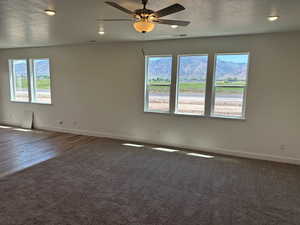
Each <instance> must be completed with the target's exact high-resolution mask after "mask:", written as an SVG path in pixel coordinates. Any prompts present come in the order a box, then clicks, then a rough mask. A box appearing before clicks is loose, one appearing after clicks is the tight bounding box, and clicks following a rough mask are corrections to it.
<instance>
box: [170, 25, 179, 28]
mask: <svg viewBox="0 0 300 225" xmlns="http://www.w3.org/2000/svg"><path fill="white" fill-rule="evenodd" d="M170 27H171V28H173V29H176V28H177V27H178V25H171V26H170Z"/></svg>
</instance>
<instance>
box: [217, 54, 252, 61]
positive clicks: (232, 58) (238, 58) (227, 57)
mask: <svg viewBox="0 0 300 225" xmlns="http://www.w3.org/2000/svg"><path fill="white" fill-rule="evenodd" d="M217 59H218V60H221V61H225V62H234V63H247V62H248V55H218V58H217Z"/></svg>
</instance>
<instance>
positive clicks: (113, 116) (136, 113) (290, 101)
mask: <svg viewBox="0 0 300 225" xmlns="http://www.w3.org/2000/svg"><path fill="white" fill-rule="evenodd" d="M299 40H300V33H299V32H296V33H281V34H268V35H251V36H236V37H221V38H203V39H186V40H173V41H156V42H146V43H142V42H139V43H113V44H99V45H85V46H83V45H81V46H65V47H47V48H27V49H14V50H2V51H0V121H2V122H5V123H11V124H19V123H20V121H21V117H22V115H23V112H24V110H26V109H30V110H33V111H34V112H35V118H36V120H35V124H36V126H37V127H40V128H47V129H52V130H66V131H72V132H81V133H87V134H94V135H100V136H101V135H104V136H112V137H121V138H126V139H131V140H141V141H146V142H152V143H163V144H168V145H174V146H186V147H190V148H194V149H204V150H207V151H216V152H223V153H228V154H236V155H242V156H248V157H258V158H265V159H272V160H282V161H288V162H294V163H299V162H300V149H299V146H300V145H299V142H300V118H299V116H300V101H299V97H300V87H299V85H300V57H299V53H300V44H299ZM141 48H144V49H145V51H146V53H148V54H159V53H161V54H166V53H210V54H213V53H214V52H240V51H242V52H245V51H249V52H250V53H251V60H250V74H249V88H248V97H247V111H246V116H247V119H246V121H238V120H230V119H211V118H195V117H188V116H170V115H160V114H151V113H144V112H143V87H144V59H143V56H142V54H141V51H140V49H141ZM23 57H50V59H51V64H52V65H51V72H52V74H51V75H52V78H53V93H52V95H53V105H50V106H47V105H38V104H22V103H12V102H10V101H9V80H8V66H7V60H8V59H9V58H23ZM60 120H62V121H64V124H63V125H59V123H58V121H60ZM280 145H285V147H286V149H285V150H281V149H280ZM298 160H299V161H298Z"/></svg>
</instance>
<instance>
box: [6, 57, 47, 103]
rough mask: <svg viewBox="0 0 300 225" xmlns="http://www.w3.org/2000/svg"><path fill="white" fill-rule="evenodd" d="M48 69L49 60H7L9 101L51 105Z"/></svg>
mask: <svg viewBox="0 0 300 225" xmlns="http://www.w3.org/2000/svg"><path fill="white" fill-rule="evenodd" d="M28 65H29V66H28ZM49 67H50V66H49V59H30V60H27V59H11V60H9V70H10V93H11V101H16V102H32V103H43V104H51V85H50V83H51V82H50V69H49Z"/></svg>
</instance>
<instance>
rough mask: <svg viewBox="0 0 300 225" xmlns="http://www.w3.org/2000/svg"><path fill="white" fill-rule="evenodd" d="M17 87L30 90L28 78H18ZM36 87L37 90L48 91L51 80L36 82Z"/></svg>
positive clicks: (45, 79)
mask: <svg viewBox="0 0 300 225" xmlns="http://www.w3.org/2000/svg"><path fill="white" fill-rule="evenodd" d="M16 86H17V88H28V80H27V79H26V78H20V77H18V78H17V82H16ZM36 86H37V87H36V88H37V89H42V90H47V89H49V88H50V79H49V78H48V79H47V78H44V79H39V80H37V81H36Z"/></svg>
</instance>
